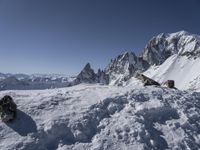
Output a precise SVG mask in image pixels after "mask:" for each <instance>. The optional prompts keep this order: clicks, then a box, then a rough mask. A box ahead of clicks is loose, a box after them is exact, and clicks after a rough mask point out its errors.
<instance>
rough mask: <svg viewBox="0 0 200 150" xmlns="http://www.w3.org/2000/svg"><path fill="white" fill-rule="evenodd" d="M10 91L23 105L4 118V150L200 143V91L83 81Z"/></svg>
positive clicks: (107, 149) (111, 149) (0, 128)
mask: <svg viewBox="0 0 200 150" xmlns="http://www.w3.org/2000/svg"><path fill="white" fill-rule="evenodd" d="M5 94H9V95H11V96H12V97H13V98H14V101H15V102H16V103H17V105H18V109H19V110H18V112H17V113H18V115H17V119H16V120H15V121H14V122H12V123H8V124H5V123H2V122H0V149H1V150H13V149H17V150H35V149H37V150H56V149H58V150H73V149H74V150H82V149H87V150H121V149H124V150H128V149H131V150H132V149H134V150H143V149H144V150H148V149H149V150H150V149H162V150H165V149H191V150H196V149H198V148H199V147H200V131H199V128H200V121H199V117H200V93H196V92H195V93H191V92H186V91H185V92H182V91H179V90H175V89H168V88H157V87H141V86H134V87H133V86H126V87H116V86H102V85H97V84H93V85H85V84H80V85H77V86H73V87H68V88H63V89H54V90H42V91H2V92H0V97H2V96H3V95H5Z"/></svg>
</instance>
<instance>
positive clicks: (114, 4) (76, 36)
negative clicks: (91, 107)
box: [0, 0, 200, 74]
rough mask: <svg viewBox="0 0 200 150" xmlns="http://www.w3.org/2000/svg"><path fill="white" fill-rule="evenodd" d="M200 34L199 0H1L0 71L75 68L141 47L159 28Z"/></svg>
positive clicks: (72, 71)
mask: <svg viewBox="0 0 200 150" xmlns="http://www.w3.org/2000/svg"><path fill="white" fill-rule="evenodd" d="M180 30H186V31H189V32H192V33H196V34H200V1H199V0H0V72H12V73H17V72H22V73H64V74H77V73H78V72H79V71H80V70H81V69H82V67H83V66H84V65H85V64H86V63H87V62H90V63H91V64H92V66H93V67H94V68H95V69H97V68H99V67H101V68H104V67H105V66H106V65H107V64H108V63H109V61H110V59H111V58H113V57H115V56H117V55H118V54H121V53H123V52H124V51H134V52H136V53H141V51H142V50H143V48H144V46H145V44H146V43H147V42H148V41H149V39H150V38H151V37H152V36H154V35H157V34H159V33H161V32H177V31H180Z"/></svg>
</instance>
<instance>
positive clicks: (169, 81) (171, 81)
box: [164, 80, 175, 88]
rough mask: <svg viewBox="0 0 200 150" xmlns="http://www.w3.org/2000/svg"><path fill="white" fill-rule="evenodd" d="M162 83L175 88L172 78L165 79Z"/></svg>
mask: <svg viewBox="0 0 200 150" xmlns="http://www.w3.org/2000/svg"><path fill="white" fill-rule="evenodd" d="M164 85H166V86H167V87H168V88H175V82H174V80H167V81H166V82H165V83H164Z"/></svg>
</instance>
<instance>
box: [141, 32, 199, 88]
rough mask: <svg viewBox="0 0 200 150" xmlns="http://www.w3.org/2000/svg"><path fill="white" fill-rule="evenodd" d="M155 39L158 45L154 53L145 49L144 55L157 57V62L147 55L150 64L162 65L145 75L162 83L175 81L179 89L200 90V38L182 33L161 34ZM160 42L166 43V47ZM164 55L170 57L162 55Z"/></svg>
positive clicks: (151, 69)
mask: <svg viewBox="0 0 200 150" xmlns="http://www.w3.org/2000/svg"><path fill="white" fill-rule="evenodd" d="M153 39H156V41H157V42H156V43H157V44H156V43H154V45H153V46H152V49H153V50H152V51H151V50H146V49H145V50H146V51H145V52H144V54H148V52H150V53H151V54H148V56H151V55H155V56H156V58H157V60H154V59H152V58H151V57H149V58H148V57H146V56H147V55H145V57H146V58H147V60H148V61H149V62H150V63H152V64H160V65H157V66H155V65H154V66H152V67H150V69H148V70H147V71H146V72H145V73H144V74H145V75H147V76H149V77H151V78H153V79H155V80H157V81H159V82H160V83H163V82H164V81H166V80H169V79H170V80H175V83H176V87H177V88H179V89H199V88H200V84H199V78H200V70H199V66H200V37H199V36H197V35H193V34H190V33H188V32H184V31H181V32H177V33H173V34H161V35H159V36H158V37H155V38H153ZM158 41H159V42H158ZM160 41H162V42H163V41H165V42H164V43H165V46H164V45H163V43H160ZM174 41H176V42H174ZM147 47H148V46H147ZM154 47H156V48H158V47H160V49H154ZM163 53H168V54H169V55H162V54H163ZM143 56H144V55H143ZM159 56H164V57H159ZM145 57H144V58H145ZM166 58H167V59H166ZM158 59H159V60H158ZM157 62H163V63H157Z"/></svg>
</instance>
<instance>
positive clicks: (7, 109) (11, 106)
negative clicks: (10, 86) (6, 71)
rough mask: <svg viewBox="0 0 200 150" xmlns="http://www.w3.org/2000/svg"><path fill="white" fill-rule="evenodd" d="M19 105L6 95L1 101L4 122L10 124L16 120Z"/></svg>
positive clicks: (1, 115)
mask: <svg viewBox="0 0 200 150" xmlns="http://www.w3.org/2000/svg"><path fill="white" fill-rule="evenodd" d="M16 111H17V105H16V104H15V103H14V101H13V99H12V97H10V96H8V95H6V96H4V97H3V98H2V99H1V100H0V117H1V120H2V121H3V122H9V121H12V120H14V119H15V117H16Z"/></svg>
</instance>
